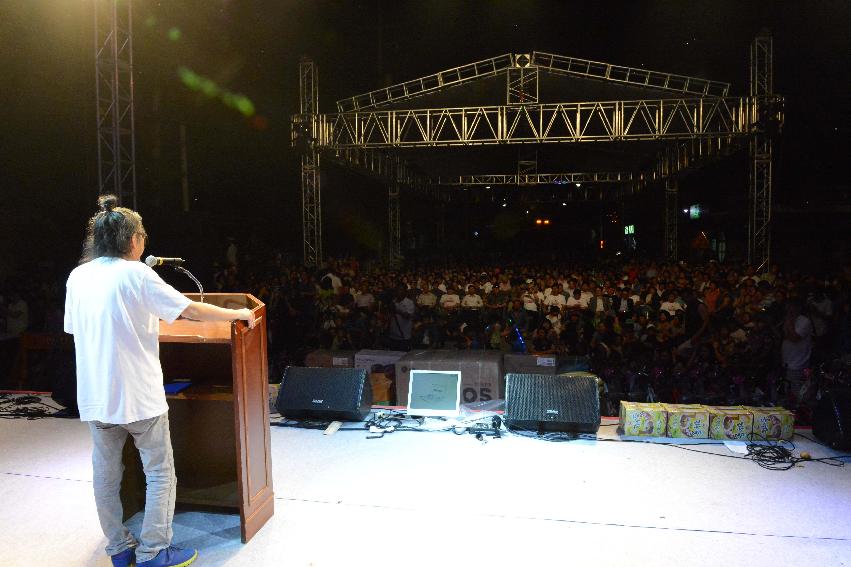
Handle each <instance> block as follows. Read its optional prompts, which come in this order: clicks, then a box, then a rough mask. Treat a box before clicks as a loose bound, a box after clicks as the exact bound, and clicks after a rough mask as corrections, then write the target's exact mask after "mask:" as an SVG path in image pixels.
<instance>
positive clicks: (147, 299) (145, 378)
mask: <svg viewBox="0 0 851 567" xmlns="http://www.w3.org/2000/svg"><path fill="white" fill-rule="evenodd" d="M190 303H191V301H190V300H189V298H187V297H185V296H184V295H182V294H181V293H180V292H178V291H177V290H176V289H174V288H173V287H171V286H170V285H168V284H167V283H165V282H164V281H163V280H162V278H160V276H159V275H157V273H156V272H154V271H153V270H152V269H151V268H149V267H148V266H146V265H145V264H143V263H142V262H131V261H128V260H123V259H121V258H97V259H96V260H92V261H91V262H88V263H86V264H83V265H81V266H78V267H76V268H75V269H74V271H72V272H71V275H70V276H68V283H67V285H66V296H65V332H66V333H71V334H73V335H74V347H75V349H76V356H77V405H78V406H79V409H80V419H81V420H82V421H101V422H103V423H116V424H125V423H132V422H134V421H140V420H143V419H149V418H152V417H156V416H158V415H162V414H164V413H165V412H167V411H168V405H167V404H166V400H165V390H164V389H163V372H162V367H161V366H160V359H159V352H160V351H159V347H160V345H159V319H162V320H164V321H166V322H168V323H172V322H174V320H175V319H177V317H178V316H179V315H180V314H181V313H182V312H183V310H184V309H186V307H188V306H189V304H190Z"/></svg>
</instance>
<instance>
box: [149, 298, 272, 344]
mask: <svg viewBox="0 0 851 567" xmlns="http://www.w3.org/2000/svg"><path fill="white" fill-rule="evenodd" d="M184 295H185V296H186V297H188V298H189V299H191V300H192V301H201V294H198V293H185V294H184ZM204 303H209V304H211V305H216V306H218V307H226V308H228V309H243V308H246V307H247V308H249V309H251V310H252V311H254V314H255V315H259V313H258V311H259V310H261V309H262V308H264V307H265V305H264V304H263V302H261V301H260V300H259V299H257V298H256V297H254V296H253V295H251V294H248V293H205V294H204ZM234 324H235V323H234V322H233V321H192V320H190V319H178V320H177V321H175V322H174V323H172V324H168V323H166V322H165V321H160V342H161V343H230V342H231V340H232V338H233V334H232V329H231V327H232V326H233V325H234ZM240 324H243V325H244V324H245V323H242V322H240Z"/></svg>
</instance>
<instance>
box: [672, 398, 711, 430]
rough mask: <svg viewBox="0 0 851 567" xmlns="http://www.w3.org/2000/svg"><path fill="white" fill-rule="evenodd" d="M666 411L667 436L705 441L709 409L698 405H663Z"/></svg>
mask: <svg viewBox="0 0 851 567" xmlns="http://www.w3.org/2000/svg"><path fill="white" fill-rule="evenodd" d="M663 405H664V406H665V409H667V410H668V428H667V436H668V437H673V438H675V439H707V438H708V437H709V409H708V408H707V407H706V406H702V405H700V404H663Z"/></svg>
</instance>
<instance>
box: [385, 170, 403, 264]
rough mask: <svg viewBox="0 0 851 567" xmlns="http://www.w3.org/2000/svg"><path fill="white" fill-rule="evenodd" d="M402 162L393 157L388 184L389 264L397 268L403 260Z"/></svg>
mask: <svg viewBox="0 0 851 567" xmlns="http://www.w3.org/2000/svg"><path fill="white" fill-rule="evenodd" d="M400 162H401V160H400V159H399V157H398V156H393V161H392V171H391V172H390V183H389V184H388V189H387V197H388V207H387V213H388V223H389V226H390V234H389V238H388V244H389V250H388V262H389V263H390V265H391V266H397V265H398V264H399V263H400V262H401V260H402V232H401V227H400V222H399V221H400V208H399V192H400V189H401V186H402V184H403V179H402V171H401V163H400Z"/></svg>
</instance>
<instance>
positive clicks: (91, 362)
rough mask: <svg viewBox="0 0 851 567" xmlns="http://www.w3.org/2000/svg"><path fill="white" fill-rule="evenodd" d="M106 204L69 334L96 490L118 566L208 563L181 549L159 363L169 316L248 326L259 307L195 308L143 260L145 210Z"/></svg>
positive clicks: (108, 200) (93, 231) (77, 284)
mask: <svg viewBox="0 0 851 567" xmlns="http://www.w3.org/2000/svg"><path fill="white" fill-rule="evenodd" d="M117 201H118V200H117V199H116V197H115V196H113V195H103V196H101V197H100V198H99V199H98V204H99V207H100V210H99V212H98V213H97V214H95V215H94V216H93V217H92V218H91V219H90V220H89V224H88V229H87V234H86V240H85V244H84V248H83V257H82V260H81V263H80V265H79V266H77V268H75V269H74V270H73V271H72V272H71V275H70V276H69V277H68V282H67V290H66V299H65V332H67V333H71V334H73V335H74V346H75V348H76V359H77V401H78V404H79V409H80V419H81V420H82V421H87V422H89V427H90V429H91V432H92V439H93V452H92V466H93V470H94V492H95V503H96V505H97V512H98V518H99V520H100V524H101V528H102V529H103V532H104V535H105V536H106V538H107V540H108V544H107V546H106V553H107V554H108V555H109V556H110V557H111V559H112V564H113V565H115V566H119V567H123V566H129V565H133V564H134V562H136V565H137V566H138V567H183V566H185V565H189V564H190V563H192V562H193V561H194V560H195V559H196V558H197V556H198V551H197V550H194V549H181V548H178V547H175V546H172V545H171V539H172V518H173V516H174V504H175V493H176V486H177V478H176V475H175V471H174V457H173V452H172V445H171V436H170V433H169V422H168V405H167V404H166V397H165V391H164V389H163V372H162V367H161V365H160V360H159V342H158V335H159V319H162V320H163V321H166V322H168V323H172V322H174V321H175V320H176V319H177V318H178V317H181V316H182V317H185V318H187V319H193V320H197V321H232V320H237V319H240V320H244V321H247V322H248V325H249V327H253V326H254V314H253V313H252V311H251V310H250V309H225V308H222V307H217V306H215V305H210V304H206V303H199V302H194V301H191V300H190V299H188V298H187V297H185V296H184V295H183V294H181V293H180V292H178V291H177V290H176V289H174V288H173V287H171V286H170V285H168V284H167V283H165V282H164V281H163V280H162V278H160V277H159V276H158V275H157V274H156V272H154V271H153V270H152V269H151V268H149V267H148V266H146V265H145V264H144V263H142V262H140V261H139V260H140V258H141V257H142V253H143V252H144V249H145V243H146V240H147V234H146V233H145V229H144V227H143V225H142V217H141V216H139V214H138V213H136V212H135V211H132V210H130V209H127V208H124V207H118V206H116V205H117ZM128 435H132V436H133V441H134V443H135V445H136V448H137V449H138V451H139V455H140V457H141V460H142V466H143V469H144V472H145V478H146V481H147V489H146V493H145V517H144V520H143V522H142V530H141V533H140V534H139V536H138V538H137V537H134V535H133V534H131V533H130V531H129V530H128V529H127V527H126V526H124V524H123V523H122V516H123V510H122V504H121V499H120V488H121V479H122V475H123V472H124V467H123V465H122V450H123V448H124V444H125V441H126V440H127V436H128Z"/></svg>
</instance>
